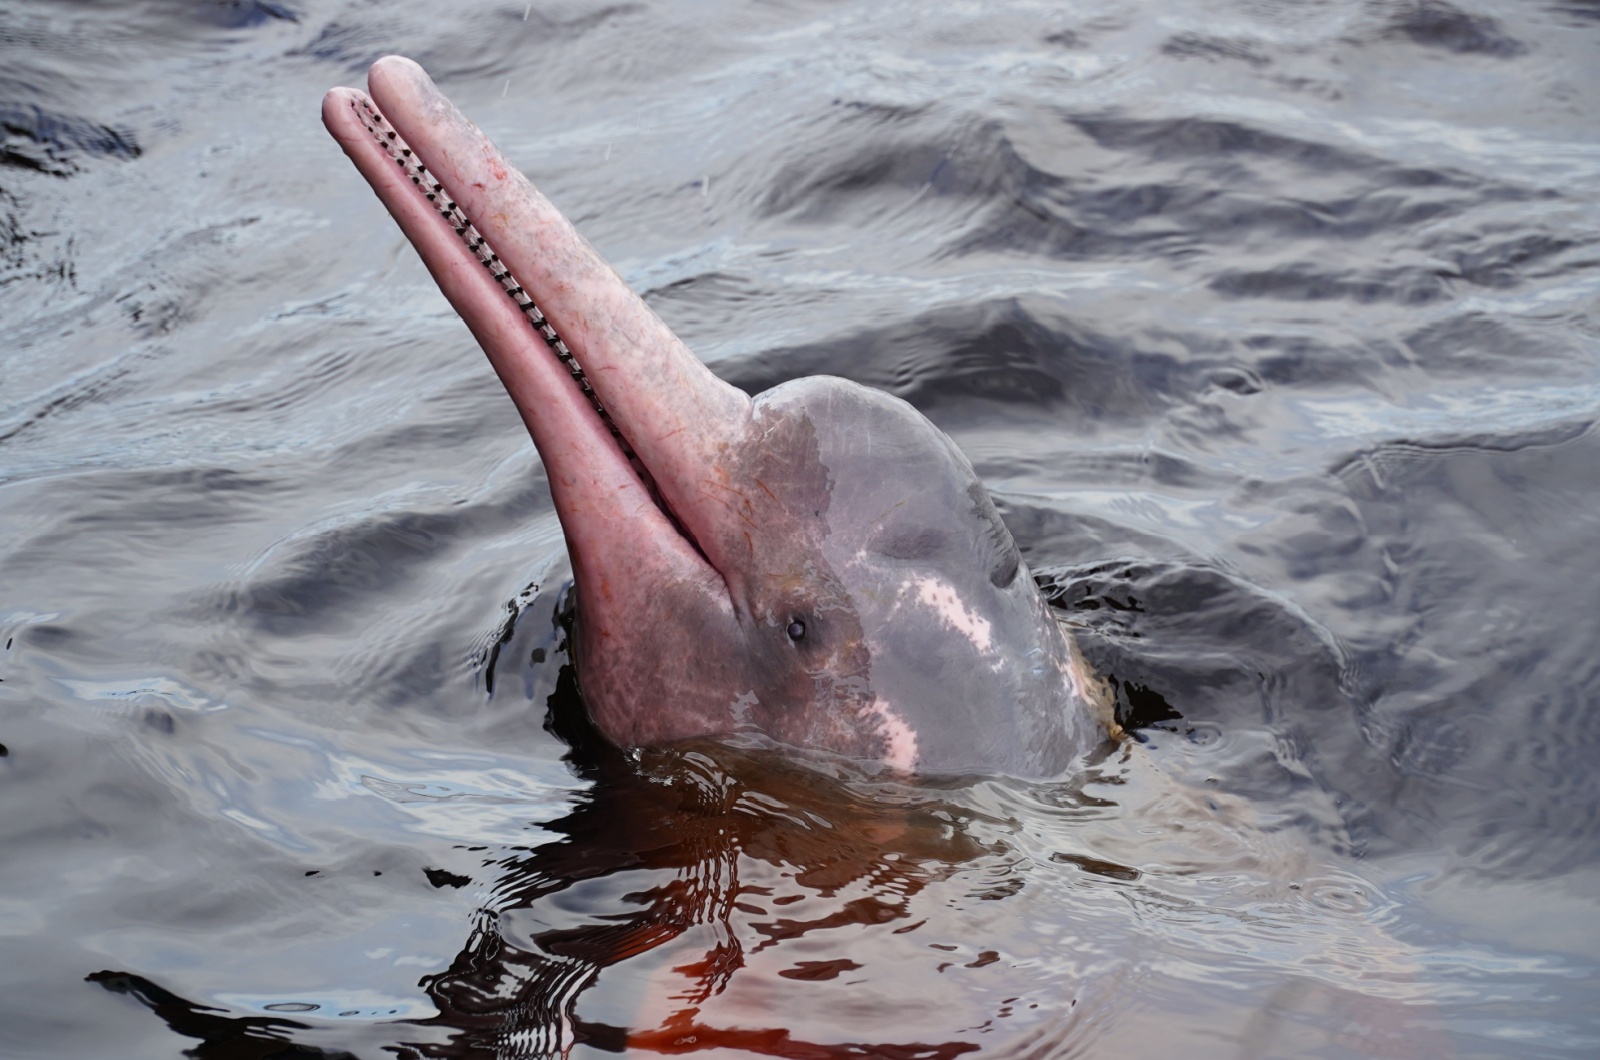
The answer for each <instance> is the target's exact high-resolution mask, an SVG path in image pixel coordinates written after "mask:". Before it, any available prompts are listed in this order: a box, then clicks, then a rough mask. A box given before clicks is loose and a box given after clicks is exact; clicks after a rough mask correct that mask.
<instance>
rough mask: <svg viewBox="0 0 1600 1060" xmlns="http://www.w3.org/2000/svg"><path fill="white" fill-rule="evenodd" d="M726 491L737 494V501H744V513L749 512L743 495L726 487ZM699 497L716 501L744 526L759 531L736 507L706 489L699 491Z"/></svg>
mask: <svg viewBox="0 0 1600 1060" xmlns="http://www.w3.org/2000/svg"><path fill="white" fill-rule="evenodd" d="M728 490H729V492H730V493H734V494H737V495H738V497H739V499H740V500H743V501H744V508H745V511H750V510H751V508H750V501H749V500H748V499H747V498H746V497H745V495H744V494H743V493H740V492H739V491H738V490H736V489H732V488H731V487H728ZM700 495H701V496H702V497H706V498H708V499H710V500H713V501H716V502H717V503H718V504H720V505H722V506H723V507H724V508H726V509H728V511H730V512H732V513H733V514H734V515H737V516H738V517H739V519H740V520H741V521H742V522H744V523H745V524H747V525H749V526H752V527H755V528H756V529H760V527H759V526H758V525H757V523H756V521H755V520H754V519H752V518H750V517H749V516H748V515H746V514H745V512H743V511H740V510H739V509H738V507H736V506H735V505H734V504H733V503H731V502H729V501H727V500H725V499H724V498H722V497H719V496H717V495H716V494H714V493H712V492H711V491H710V490H707V489H702V490H701V491H700Z"/></svg>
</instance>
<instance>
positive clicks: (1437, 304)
mask: <svg viewBox="0 0 1600 1060" xmlns="http://www.w3.org/2000/svg"><path fill="white" fill-rule="evenodd" d="M1597 45H1600V7H1597V6H1596V5H1595V4H1594V3H1593V2H1592V0H1539V2H1524V3H1510V2H1505V0H1500V2H1493V0H1452V2H1450V3H1446V2H1443V0H1423V2H1411V0H1396V2H1388V0H1384V2H1369V3H1354V2H1351V3H1319V2H1309V0H1307V2H1291V0H1229V2H1220V0H1208V2H1200V3H1147V4H1135V3H1128V2H1119V0H1113V2H1112V3H1097V4H1078V3H1053V4H1034V3H1027V2H1020V0H1019V2H999V0H994V2H983V3H959V2H957V3H943V4H908V3H897V2H892V0H890V2H885V0H871V2H868V0H837V2H831V3H823V2H799V0H796V2H773V3H758V2H754V0H745V2H704V3H666V2H660V0H656V2H648V0H647V2H643V3H631V4H602V3H591V2H586V0H585V2H574V3H568V4H554V3H538V4H533V5H527V4H525V3H521V2H515V3H505V4H498V5H497V4H487V3H485V4H478V3H472V4H462V5H450V6H448V7H445V6H441V5H437V4H421V3H404V2H394V3H383V4H361V3H351V2H345V3H335V2H328V3H320V2H313V0H285V2H282V3H271V2H264V0H261V2H254V3H252V2H244V0H239V2H229V3H223V2H200V0H191V2H187V3H180V2H177V0H168V2H164V3H157V2H147V3H115V4H113V3H104V4H84V3H66V2H56V0H0V137H3V139H0V324H3V328H0V644H3V645H4V647H3V650H0V744H3V745H4V750H5V756H4V757H0V1055H4V1056H6V1057H52V1058H53V1057H101V1056H104V1057H113V1056H114V1057H130V1056H135V1057H167V1056H177V1055H191V1056H198V1057H206V1058H229V1060H231V1058H240V1060H242V1058H247V1057H248V1058H260V1057H269V1056H271V1057H312V1056H346V1055H353V1056H358V1057H363V1058H366V1057H383V1056H402V1057H405V1056H430V1057H433V1056H438V1057H490V1056H507V1057H509V1056H545V1055H554V1054H557V1053H559V1052H560V1051H562V1050H565V1051H566V1052H567V1053H568V1055H571V1056H575V1057H584V1056H598V1055H602V1054H605V1053H614V1052H616V1051H618V1050H620V1049H622V1048H624V1047H625V1046H626V1045H627V1044H628V1043H629V1042H630V1041H631V1043H632V1047H633V1048H635V1049H640V1050H646V1049H656V1050H660V1051H667V1052H697V1051H698V1052H709V1053H713V1054H717V1055H774V1056H787V1057H805V1058H821V1057H876V1056H883V1057H897V1058H900V1057H919V1058H934V1057H950V1056H957V1055H963V1054H965V1053H968V1052H973V1051H975V1050H976V1051H981V1052H982V1053H984V1054H987V1055H993V1056H1012V1057H1055V1056H1063V1057H1064V1056H1074V1057H1080V1056H1081V1057H1098V1056H1134V1057H1144V1056H1150V1057H1158V1056H1160V1057H1164V1056H1176V1055H1182V1056H1189V1057H1255V1056H1318V1057H1336V1056H1337V1057H1362V1056H1412V1057H1422V1056H1429V1057H1432V1056H1459V1057H1479V1056H1483V1057H1489V1056H1497V1057H1498V1056H1504V1057H1576V1056H1592V1055H1595V1054H1596V1053H1597V1052H1600V1017H1597V1015H1596V1013H1597V1012H1600V986H1597V977H1596V972H1597V967H1596V966H1597V958H1600V768H1597V762H1600V662H1597V661H1596V651H1595V646H1596V644H1597V643H1600V431H1597V427H1596V423H1597V421H1600V136H1597V121H1600V119H1597V115H1600V48H1597ZM390 52H399V53H403V54H408V55H411V56H413V57H414V58H417V59H418V60H419V61H421V62H422V63H423V64H424V65H425V66H426V67H428V69H429V70H430V71H431V72H432V73H433V75H434V76H435V77H436V79H437V80H438V81H439V82H440V84H441V85H442V86H443V87H444V89H445V90H446V91H447V92H449V93H450V94H451V95H452V96H453V97H454V98H455V99H456V100H457V101H458V102H459V103H460V104H461V106H462V107H463V109H464V110H466V111H467V113H469V114H470V115H472V116H473V117H474V118H475V119H476V120H477V121H478V122H479V124H481V125H482V126H483V127H484V128H485V129H486V130H487V131H488V132H489V133H490V134H491V135H492V136H494V137H495V139H496V140H497V141H498V142H499V143H500V144H501V145H502V146H503V147H504V148H505V149H506V151H507V152H508V154H509V155H510V156H511V157H512V158H513V159H515V160H517V162H518V164H520V165H522V166H523V167H524V168H525V169H526V170H527V172H528V173H529V174H530V175H531V176H532V177H533V178H534V179H535V180H536V181H537V182H538V183H539V184H540V185H541V187H542V188H543V189H544V190H545V191H546V193H547V194H549V195H550V197H551V198H552V199H553V200H554V201H555V202H556V203H557V204H558V205H559V206H561V207H562V208H563V209H564V210H566V211H567V212H568V214H569V215H570V216H571V217H573V219H574V220H575V221H576V222H577V224H578V226H579V228H580V229H582V230H583V231H584V232H585V233H586V234H587V235H588V237H589V238H590V239H591V240H592V241H593V242H594V243H595V244H596V245H597V246H598V247H599V249H600V250H601V252H602V253H603V254H605V255H606V256H607V257H608V258H609V259H610V260H611V261H612V262H613V263H614V264H615V265H616V266H617V268H618V269H619V270H620V271H621V272H622V274H623V275H624V276H625V277H626V278H627V279H628V281H629V282H630V283H632V284H633V285H634V286H635V288H636V289H638V290H639V291H641V292H642V293H644V294H645V296H646V298H647V299H648V300H649V301H650V303H651V304H652V305H653V306H654V307H655V308H656V310H657V311H658V312H659V313H660V314H661V315H662V316H663V317H664V318H665V319H666V320H667V321H668V323H669V324H671V325H672V326H673V328H675V329H676V330H677V331H678V333H679V334H680V335H681V336H682V337H683V338H684V339H685V340H687V341H688V342H689V344H690V345H691V346H692V347H693V348H694V349H695V350H696V351H697V352H698V353H699V354H700V355H701V356H702V357H703V358H704V359H705V360H706V361H707V362H708V363H709V364H711V365H712V366H713V368H714V369H715V370H716V371H718V372H719V373H720V374H722V375H723V376H724V377H725V378H728V379H730V380H732V381H734V382H735V383H738V384H739V385H741V386H744V387H746V388H748V389H751V390H759V389H762V388H764V387H766V386H769V385H772V384H774V383H776V382H780V381H782V380H785V379H789V378H793V377H796V376H801V375H807V374H815V373H831V374H836V375H843V376H847V377H850V378H852V379H856V380H859V381H861V382H865V383H869V384H873V385H877V386H881V387H884V388H885V389H888V390H891V391H893V392H895V393H897V394H900V395H902V396H904V397H906V398H907V399H909V400H910V401H912V402H913V403H915V404H916V405H917V406H918V407H920V408H921V409H923V410H924V411H925V412H926V413H927V414H928V415H929V416H931V417H932V418H933V419H934V420H935V421H936V422H938V423H939V424H940V425H941V426H943V427H944V428H945V429H946V430H948V431H949V432H950V433H951V434H952V435H953V436H954V437H955V438H956V439H957V441H958V442H960V444H961V445H962V446H963V447H964V448H965V449H966V451H967V452H968V453H969V454H970V455H971V456H972V458H973V460H974V462H975V463H976V465H977V467H978V469H979V471H980V473H981V474H982V475H983V477H984V479H985V481H986V482H987V483H988V484H989V486H990V488H991V490H992V491H993V492H994V495H995V497H996V500H997V502H998V503H999V504H1000V506H1001V509H1002V511H1003V512H1004V514H1005V516H1006V518H1007V521H1008V523H1009V524H1010V526H1011V528H1012V530H1013V532H1014V534H1015V535H1016V537H1017V539H1018V541H1019V543H1020V545H1021V546H1022V548H1023V551H1024V553H1025V554H1026V556H1027V558H1028V561H1029V563H1030V565H1031V566H1032V567H1033V569H1034V571H1035V572H1036V574H1038V575H1039V576H1040V578H1041V580H1042V581H1043V583H1044V584H1045V585H1046V587H1047V589H1048V590H1049V591H1050V593H1051V595H1052V599H1053V600H1054V602H1055V603H1057V605H1058V606H1059V607H1060V608H1061V610H1062V614H1063V617H1064V618H1066V619H1067V620H1068V621H1070V622H1071V624H1072V625H1073V627H1074V629H1075V630H1076V634H1077V636H1078V637H1079V639H1080V641H1081V643H1082V644H1083V647H1084V650H1085V652H1086V654H1087V655H1088V656H1089V657H1090V659H1091V660H1092V661H1093V662H1094V663H1095V664H1096V666H1097V667H1098V668H1099V669H1100V670H1101V672H1102V673H1103V674H1105V675H1106V676H1107V677H1108V679H1110V680H1112V681H1113V682H1114V683H1115V685H1116V688H1117V689H1118V694H1119V702H1120V705H1121V708H1122V710H1123V713H1124V716H1125V717H1126V718H1127V719H1128V720H1129V722H1130V723H1131V724H1134V725H1136V726H1138V733H1139V736H1140V739H1139V740H1135V741H1130V742H1129V743H1127V744H1125V745H1120V746H1115V745H1109V744H1108V745H1107V746H1106V747H1104V748H1102V749H1100V750H1099V751H1098V752H1097V753H1096V754H1095V755H1094V756H1093V757H1092V759H1091V760H1089V761H1087V762H1085V763H1084V764H1083V768H1082V769H1081V770H1080V771H1077V772H1075V773H1074V774H1073V775H1071V776H1069V777H1064V778H1062V779H1061V780H1060V781H1059V782H1057V783H1051V784H1033V785H1024V784H1020V783H1018V782H1015V781H1011V780H1007V779H1006V778H1003V777H996V778H968V779H965V780H962V781H959V782H950V783H942V784H922V785H913V784H907V783H901V782H895V781H892V780H889V779H886V778H883V777H873V776H870V775H863V774H860V773H858V772H856V771H853V770H852V769H850V768H848V767H847V766H844V765H841V764H839V763H830V762H826V761H809V760H806V759H805V757H804V756H801V755H776V756H775V755H773V754H772V753H770V752H769V751H762V750H760V749H750V748H742V747H737V746H729V745H718V744H712V743H708V744H706V745H704V746H696V747H684V748H675V749H667V750H663V751H659V752H653V753H649V754H644V755H637V756H629V755H623V754H619V753H617V752H616V751H614V750H612V749H608V748H606V747H604V746H603V745H600V744H598V743H596V742H595V741H594V740H593V738H592V736H591V735H589V734H587V733H586V732H585V731H584V729H583V725H582V720H581V704H580V703H578V702H577V700H576V699H575V698H574V694H573V692H572V687H571V675H570V671H567V670H564V665H565V663H566V657H565V655H564V653H563V649H564V644H565V637H564V632H563V628H562V624H561V617H562V614H563V608H564V605H563V602H562V600H563V591H564V585H565V581H566V578H567V572H566V568H565V566H564V561H563V555H562V544H561V535H560V530H559V526H558V524H557V522H556V518H555V516H554V513H553V512H552V510H551V507H550V503H549V499H548V496H547V493H546V489H545V484H544V481H543V478H542V472H541V470H540V465H539V462H538V459H537V457H536V455H535V454H534V452H533V450H532V446H531V445H530V443H529V442H528V440H527V438H526V435H525V434H524V432H523V430H522V428H521V425H520V424H519V422H518V421H517V417H516V414H515V411H514V410H513V408H512V406H511V404H510V402H509V401H508V400H506V399H505V398H504V396H503V395H502V394H501V393H500V392H499V386H498V383H497V382H496V381H495V380H494V378H493V376H492V374H491V373H490V371H489V370H488V368H487V366H486V364H485V363H484V361H483V358H482V356H481V355H480V354H479V353H478V351H477V350H476V348H475V347H474V345H473V344H472V342H471V339H470V337H469V336H468V335H467V333H466V330H465V329H464V328H463V327H462V326H461V324H460V323H459V322H458V321H457V320H456V318H455V317H454V316H453V314H452V313H451V312H450V311H449V309H448V307H447V306H446V305H445V303H444V301H443V299H442V298H441V297H440V296H439V295H438V294H437V293H436V292H435V290H434V288H433V286H432V283H431V281H430V280H429V279H428V277H427V276H426V274H425V273H424V271H423V270H422V268H421V267H420V266H419V265H418V263H417V262H416V261H415V259H414V256H413V254H412V253H411V251H410V249H409V248H408V247H407V246H406V245H405V244H404V242H403V240H402V239H401V237H400V236H399V234H398V232H397V231H396V230H395V229H394V228H393V226H392V225H391V224H390V223H389V221H388V220H387V217H386V215H385V214H384V213H383V211H382V210H381V208H380V207H379V206H378V204H377V202H376V201H375V199H374V198H373V197H372V195H371V193H370V192H369V191H368V190H367V188H366V186H365V185H364V184H363V183H362V182H361V181H360V180H359V179H358V178H357V177H356V176H355V174H354V173H353V171H351V169H350V167H349V166H348V164H347V163H346V162H345V160H344V159H343V157H342V156H341V155H340V153H339V152H338V150H337V149H336V148H335V147H334V146H333V144H332V142H331V141H330V140H329V139H328V138H327V137H326V135H325V134H324V133H323V131H322V129H321V127H320V125H319V123H318V120H317V110H318V104H319V100H320V96H321V94H322V92H323V91H324V90H325V89H326V88H328V87H330V86H332V85H334V84H339V83H344V84H359V83H360V80H361V77H362V74H363V72H364V70H365V67H366V64H367V63H369V62H370V61H371V60H372V59H374V58H376V57H378V56H380V55H382V54H385V53H390Z"/></svg>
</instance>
